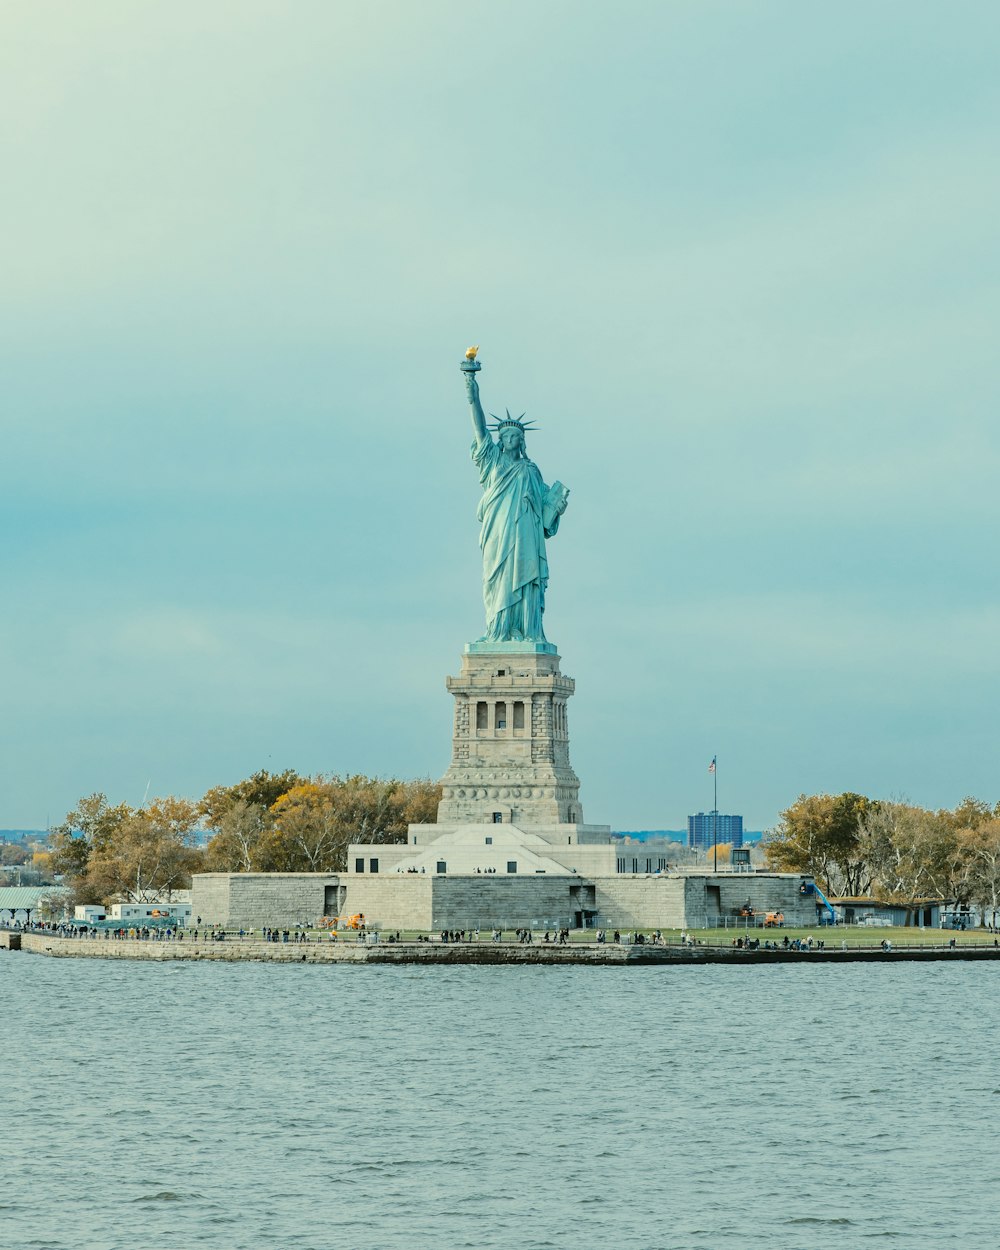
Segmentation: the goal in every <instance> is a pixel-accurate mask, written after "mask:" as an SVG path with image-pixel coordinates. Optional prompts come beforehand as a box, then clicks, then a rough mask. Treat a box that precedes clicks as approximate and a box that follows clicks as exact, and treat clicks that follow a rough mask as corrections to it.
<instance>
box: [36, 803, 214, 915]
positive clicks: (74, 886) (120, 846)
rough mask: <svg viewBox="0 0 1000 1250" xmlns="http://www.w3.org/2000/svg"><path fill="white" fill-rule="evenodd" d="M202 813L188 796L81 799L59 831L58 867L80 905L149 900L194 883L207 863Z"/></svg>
mask: <svg viewBox="0 0 1000 1250" xmlns="http://www.w3.org/2000/svg"><path fill="white" fill-rule="evenodd" d="M199 821H200V814H199V811H198V807H197V805H196V804H194V803H192V802H190V801H189V800H187V799H178V798H165V799H154V800H153V801H152V802H151V803H149V804H144V805H143V806H142V807H141V808H132V807H130V806H129V805H128V804H127V803H119V804H117V805H116V806H114V807H112V806H111V805H110V804H109V803H108V800H107V797H106V796H105V795H103V794H92V795H90V796H88V797H87V798H84V799H81V800H80V802H79V803H78V804H77V806H76V807H75V808H74V809H73V810H72V811H71V812H69V813H68V814H67V816H66V819H65V821H63V823H62V824H61V825H59V826H58V828H56V829H55V830H54V831H53V836H52V867H53V869H54V870H55V871H57V872H59V873H61V874H62V875H63V877H64V878H65V880H66V882H67V883H68V885H69V886H70V888H71V890H72V892H73V898H74V901H75V902H77V903H108V902H111V901H114V900H118V901H122V902H148V901H149V900H151V899H156V898H169V897H170V895H171V893H172V892H173V891H175V890H180V889H186V888H188V887H189V886H190V884H191V876H192V873H194V872H197V871H199V869H200V868H201V866H202V853H201V851H200V849H199V848H198V832H197V830H198V826H199Z"/></svg>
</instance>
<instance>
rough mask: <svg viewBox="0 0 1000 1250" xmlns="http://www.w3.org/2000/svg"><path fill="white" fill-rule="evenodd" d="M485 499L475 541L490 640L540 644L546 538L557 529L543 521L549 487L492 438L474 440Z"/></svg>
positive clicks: (553, 523)
mask: <svg viewBox="0 0 1000 1250" xmlns="http://www.w3.org/2000/svg"><path fill="white" fill-rule="evenodd" d="M472 460H473V463H474V464H475V466H476V468H477V469H478V470H479V481H480V483H481V484H482V487H483V497H482V499H481V500H480V501H479V512H478V516H479V521H480V526H481V528H480V531H479V545H480V547H481V548H482V552H483V603H484V605H485V607H486V634H485V635H484V638H483V641H488V642H510V641H515V642H521V641H531V642H544V641H545V633H544V630H543V629H542V613H543V612H544V610H545V587H546V585H547V584H548V580H549V562H548V560H547V559H546V556H545V539H546V538H551V537H552V535H553V534H554V533H555V532H556V530H558V528H559V517H558V516H556V517H554V518H553V519H552V520H551V522H550V525H549V527H548V528H546V526H545V523H544V521H543V515H544V507H545V497H546V491H547V488H546V486H545V483H544V482H543V481H542V475H541V473H540V472H539V470H538V466H537V465H535V464H534V463H533V462H532V461H530V460H528V459H526V458H524V457H521V458H518V459H515V458H514V457H513V456H511V455H510V454H509V453H507V452H505V451H504V449H503V448H502V447H501V446H500V444H499V443H497V442H494V441H493V439H492V438H485V439H483V440H482V441H481V442H475V443H473V444H472Z"/></svg>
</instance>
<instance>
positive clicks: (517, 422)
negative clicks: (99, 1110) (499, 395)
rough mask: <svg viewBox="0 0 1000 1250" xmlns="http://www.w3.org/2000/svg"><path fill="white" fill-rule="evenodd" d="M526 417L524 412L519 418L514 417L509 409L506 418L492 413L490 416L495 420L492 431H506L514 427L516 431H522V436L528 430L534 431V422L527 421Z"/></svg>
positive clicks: (491, 427)
mask: <svg viewBox="0 0 1000 1250" xmlns="http://www.w3.org/2000/svg"><path fill="white" fill-rule="evenodd" d="M524 415H525V414H524V413H523V412H522V413H521V415H520V416H519V417H512V416H511V415H510V409H509V408H508V409H507V416H506V417H498V416H497V415H496V413H495V412H491V413H490V416H491V417H492V418H493V424H492V425H491V426H490V429H491V430H506V429H509V428H510V427H511V426H513V428H514V429H515V430H520V431H521V433H522V434H523V433H525V431H526V430H533V429H534V428H535V423H534V421H525V419H524Z"/></svg>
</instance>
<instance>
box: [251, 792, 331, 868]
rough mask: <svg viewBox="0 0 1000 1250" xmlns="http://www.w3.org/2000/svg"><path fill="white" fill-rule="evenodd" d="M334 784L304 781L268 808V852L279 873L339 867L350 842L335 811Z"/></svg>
mask: <svg viewBox="0 0 1000 1250" xmlns="http://www.w3.org/2000/svg"><path fill="white" fill-rule="evenodd" d="M336 789H337V787H336V784H335V783H331V782H327V781H306V782H303V783H302V784H301V785H298V786H293V787H292V789H291V790H289V791H288V792H287V794H283V795H282V796H281V798H279V799H278V801H277V802H276V803H275V805H274V808H273V810H272V814H273V816H274V833H273V843H272V852H271V853H272V855H273V857H274V859H275V860H276V863H275V868H276V870H277V871H279V872H329V871H330V870H332V869H334V868H341V867H343V865H344V863H345V861H346V857H347V844H348V842H349V841H350V837H349V835H348V832H347V829H346V828H345V826H344V824H343V822H342V820H341V819H340V815H339V813H338V810H337V804H336V801H335V794H336Z"/></svg>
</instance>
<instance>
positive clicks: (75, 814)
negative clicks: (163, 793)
mask: <svg viewBox="0 0 1000 1250" xmlns="http://www.w3.org/2000/svg"><path fill="white" fill-rule="evenodd" d="M132 815H133V811H132V808H131V807H129V805H128V804H127V803H119V804H118V805H117V806H116V807H112V806H111V805H110V804H109V803H108V800H107V796H106V795H104V794H100V793H95V794H91V795H88V796H87V797H86V798H83V799H80V801H79V802H78V803H77V805H76V807H74V808H73V810H72V811H70V812H67V814H66V819H65V820H64V821H63V823H62V824H61V825H57V826H56V827H55V828H54V829H53V831H52V837H51V839H50V841H51V846H52V865H51V866H52V871H53V872H54V873H56V874H57V875H61V876H62V877H64V878H65V879H66V882H67V884H68V886H69V888H70V890H71V891H72V897H73V902H74V903H102V902H104V901H105V899H104V898H103V897H102V895H101V894H100V892H99V887H98V885H97V884H96V882H95V881H94V880H92V879H91V876H90V861H91V857H92V856H93V855H95V854H96V853H99V852H104V851H106V850H107V849H108V848H109V847H110V846H111V844H112V843H113V842H114V840H115V839H116V837H117V836H118V833H119V830H120V829H121V827H122V825H123V824H124V823H125V821H127V820H129V819H130V818H131V816H132Z"/></svg>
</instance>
